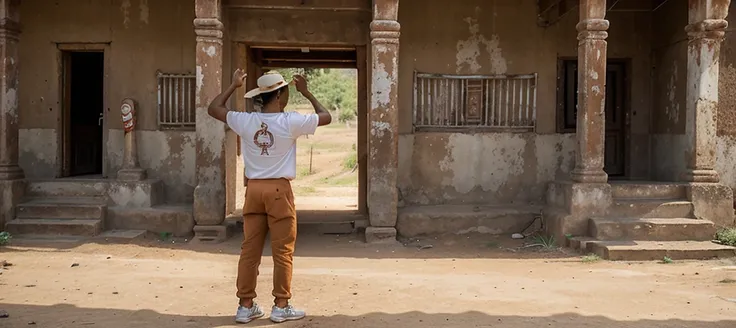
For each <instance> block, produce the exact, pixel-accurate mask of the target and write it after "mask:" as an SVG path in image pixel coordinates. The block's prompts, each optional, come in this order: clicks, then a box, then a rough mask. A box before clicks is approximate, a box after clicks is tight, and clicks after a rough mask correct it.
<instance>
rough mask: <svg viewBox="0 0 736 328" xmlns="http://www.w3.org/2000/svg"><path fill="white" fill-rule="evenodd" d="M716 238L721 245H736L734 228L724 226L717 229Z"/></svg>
mask: <svg viewBox="0 0 736 328" xmlns="http://www.w3.org/2000/svg"><path fill="white" fill-rule="evenodd" d="M716 240H718V242H720V243H721V244H723V245H728V246H736V228H726V229H723V230H720V231H718V232H717V233H716Z"/></svg>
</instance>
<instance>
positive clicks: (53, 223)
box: [5, 178, 194, 238]
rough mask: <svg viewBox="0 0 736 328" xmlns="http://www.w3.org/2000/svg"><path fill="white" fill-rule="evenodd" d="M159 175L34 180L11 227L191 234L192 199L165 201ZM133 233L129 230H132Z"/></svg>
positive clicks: (38, 232) (15, 230) (23, 231)
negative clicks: (189, 201) (134, 178)
mask: <svg viewBox="0 0 736 328" xmlns="http://www.w3.org/2000/svg"><path fill="white" fill-rule="evenodd" d="M164 199H165V197H164V188H163V183H162V182H161V181H159V180H144V181H138V182H126V181H118V180H108V179H88V178H80V179H55V180H42V181H29V182H28V184H27V186H26V192H25V198H24V199H23V201H21V203H20V204H18V206H17V207H16V218H15V219H14V220H12V221H10V222H8V223H6V227H5V228H6V230H7V231H9V232H10V233H12V234H14V235H17V236H18V237H21V238H22V237H23V236H24V235H27V236H34V237H37V236H85V237H94V236H99V235H101V234H103V233H104V232H105V231H115V232H116V233H115V234H112V235H120V236H124V235H126V234H125V233H121V231H126V230H127V231H147V232H152V233H169V234H171V235H173V236H176V237H186V236H189V235H191V233H192V228H193V227H194V219H193V216H192V206H191V204H165V203H163V200H164ZM127 235H130V234H127Z"/></svg>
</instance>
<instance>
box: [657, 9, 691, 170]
mask: <svg viewBox="0 0 736 328" xmlns="http://www.w3.org/2000/svg"><path fill="white" fill-rule="evenodd" d="M652 21H653V28H654V31H653V33H654V38H653V39H652V46H653V49H652V58H653V59H654V65H653V79H652V92H653V96H654V102H653V103H654V106H653V108H652V141H651V147H652V161H651V165H652V179H654V180H661V181H677V180H679V179H681V178H682V175H683V174H684V172H685V167H686V165H687V158H686V156H685V150H686V148H687V147H686V145H687V143H686V139H685V115H686V104H685V100H686V96H687V90H686V87H687V34H686V33H685V26H686V25H687V6H686V5H685V4H684V3H682V2H678V1H669V2H667V3H666V4H664V5H663V6H662V7H661V8H660V9H658V10H657V11H656V12H655V13H654V14H653V15H652Z"/></svg>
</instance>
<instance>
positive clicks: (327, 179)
mask: <svg viewBox="0 0 736 328" xmlns="http://www.w3.org/2000/svg"><path fill="white" fill-rule="evenodd" d="M237 49H238V50H237V55H236V56H234V57H235V58H237V62H236V63H234V64H235V65H236V66H237V67H241V68H244V69H245V70H246V71H247V73H248V76H249V77H251V76H255V77H257V76H261V75H262V74H263V73H265V72H268V71H271V70H275V71H279V72H280V73H281V74H282V75H284V77H285V78H286V79H287V80H290V79H291V76H293V75H294V74H302V75H304V76H305V77H306V78H307V83H308V85H309V89H310V91H311V92H312V93H313V94H314V95H315V96H316V97H317V99H319V101H320V102H321V103H322V104H323V105H324V106H325V107H327V108H328V109H329V110H330V111H331V113H332V117H333V120H332V124H330V125H328V126H325V127H321V128H319V129H317V133H316V134H315V135H313V136H309V137H308V138H307V137H303V138H300V139H299V140H298V141H297V152H298V154H297V156H298V157H297V178H296V179H295V180H294V181H293V182H292V184H293V186H294V193H295V196H296V208H297V212H298V216H299V221H300V223H328V222H329V223H347V222H352V223H353V224H354V225H355V226H357V225H358V221H361V224H362V222H363V221H365V219H366V218H367V214H368V208H367V197H366V196H367V192H366V191H367V176H368V175H367V162H366V159H367V148H368V134H367V105H368V88H367V82H368V79H367V75H366V74H367V70H366V65H367V60H366V56H365V47H363V46H358V47H334V46H309V47H307V46H298V47H297V46H283V45H278V46H267V45H246V44H238V47H237ZM256 80H257V78H248V79H247V81H246V88H244V89H251V88H254V87H256ZM291 88H292V89H293V88H294V87H293V86H291ZM243 92H244V91H243ZM242 97H243V94H242V93H240V94H237V95H236V100H235V103H234V106H235V107H236V108H239V110H246V111H253V110H254V108H253V104H252V101H246V100H245V99H243V98H242ZM241 108H242V109H241ZM286 111H297V112H301V113H311V112H313V108H312V106H311V104H310V103H309V101H307V100H306V99H305V98H304V97H302V96H301V95H300V94H299V93H298V92H297V91H296V90H295V89H293V90H290V101H289V106H288V107H287V108H286ZM240 142H243V140H238V143H237V145H238V146H237V148H238V149H239V147H240ZM233 148H235V147H233ZM238 155H240V154H239V153H238ZM236 193H238V192H236ZM237 208H240V204H238V206H236V207H234V209H237Z"/></svg>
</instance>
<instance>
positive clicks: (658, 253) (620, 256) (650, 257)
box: [589, 241, 736, 261]
mask: <svg viewBox="0 0 736 328" xmlns="http://www.w3.org/2000/svg"><path fill="white" fill-rule="evenodd" d="M589 247H590V250H591V251H592V252H593V253H595V254H597V255H598V256H600V257H601V258H604V259H607V260H611V261H661V260H662V259H664V257H665V256H666V257H669V258H670V259H673V260H705V259H712V258H733V257H736V247H731V246H724V245H719V244H716V243H713V242H710V241H595V242H591V243H590V244H589Z"/></svg>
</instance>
